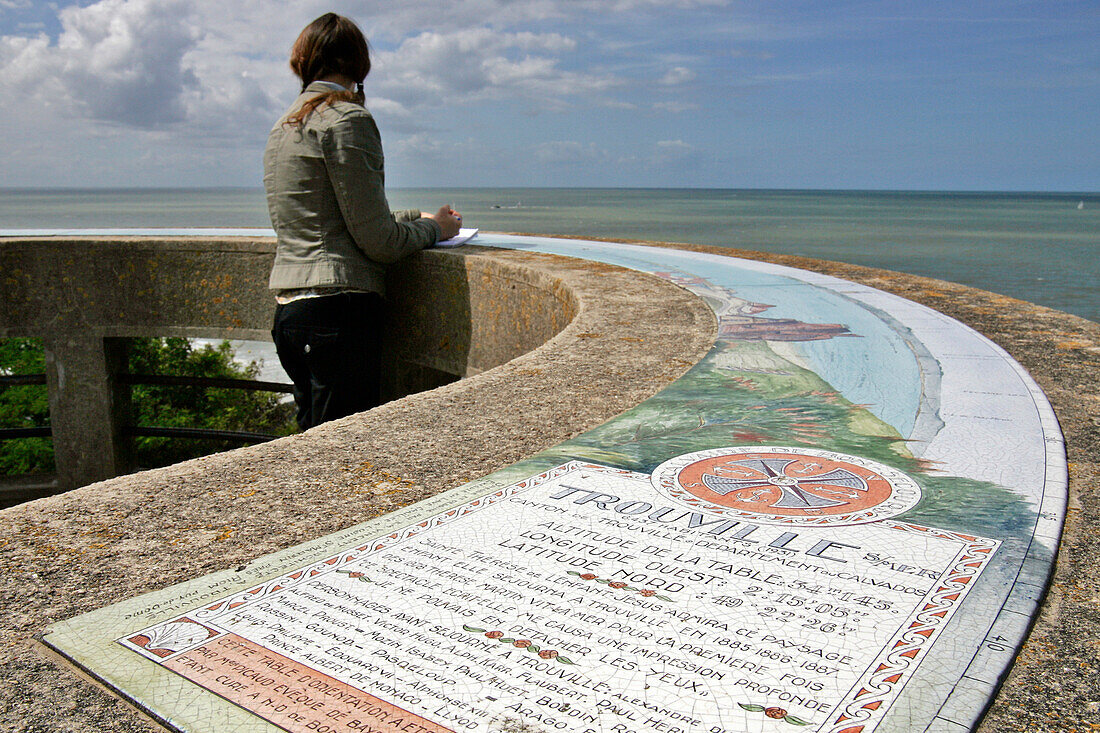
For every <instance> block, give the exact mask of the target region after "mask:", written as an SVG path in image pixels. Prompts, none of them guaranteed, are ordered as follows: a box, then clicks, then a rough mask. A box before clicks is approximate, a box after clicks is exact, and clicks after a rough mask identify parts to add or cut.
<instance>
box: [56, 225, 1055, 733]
mask: <svg viewBox="0 0 1100 733" xmlns="http://www.w3.org/2000/svg"><path fill="white" fill-rule="evenodd" d="M479 242H481V243H482V244H489V245H500V246H510V247H520V248H535V249H539V250H541V251H550V252H557V253H561V254H566V255H571V256H578V257H584V258H588V259H599V260H602V261H609V262H613V263H615V264H621V265H625V266H628V267H634V268H636V269H641V270H644V271H648V272H653V273H656V274H658V275H659V276H661V277H665V278H667V279H670V280H671V281H673V282H675V283H677V284H680V285H681V286H683V287H686V288H688V289H691V290H692V291H693V292H696V293H697V294H698V295H699V296H700V297H702V298H703V299H704V300H706V302H707V303H708V304H709V305H710V306H711V307H712V309H713V310H714V312H715V314H716V317H717V318H718V320H719V337H718V340H717V342H716V344H715V347H714V349H713V350H712V351H711V352H710V354H708V355H707V357H706V358H704V359H703V360H702V361H701V362H700V363H699V364H697V365H696V366H695V367H693V368H692V369H691V370H690V371H689V372H688V373H687V374H686V375H685V376H684V377H682V378H681V379H680V380H678V381H677V382H676V383H674V384H673V385H671V386H670V387H669V388H668V389H666V390H665V391H663V392H662V393H660V394H658V395H656V396H655V397H653V398H651V399H650V400H647V401H646V402H643V403H642V404H641V405H639V406H638V407H636V408H634V409H633V410H631V411H628V412H627V413H625V414H623V415H621V416H620V417H618V418H616V419H615V420H612V421H610V422H608V423H606V424H604V425H602V426H600V427H598V428H596V429H594V430H592V431H589V432H588V433H585V434H583V435H581V436H579V437H578V438H576V439H574V440H571V441H569V442H567V443H564V444H562V445H560V446H557V447H555V448H552V449H550V450H548V451H545V452H543V453H541V454H538V455H536V456H533V457H531V458H530V459H527V460H525V461H522V462H520V463H519V464H516V465H515V466H512V467H510V468H508V469H505V470H503V471H500V472H497V473H495V474H492V475H490V476H487V477H485V478H484V479H481V480H479V481H476V482H473V483H471V484H468V485H465V486H462V487H459V488H457V489H454V490H452V491H449V492H446V493H444V494H440V495H437V496H435V497H433V498H432V499H429V500H427V501H425V502H421V503H420V504H417V505H413V506H411V507H406V508H405V509H403V510H400V511H398V512H395V513H393V514H391V515H388V516H387V517H383V518H381V519H379V520H374V521H372V522H368V523H366V524H363V525H359V526H357V527H354V528H351V529H349V530H345V531H344V532H341V533H338V534H337V535H333V536H331V537H328V538H322V540H318V541H315V542H313V543H308V544H307V545H304V546H301V547H299V548H291V549H289V550H286V551H284V552H281V553H277V554H275V555H273V556H269V557H267V558H262V559H260V560H258V561H257V562H255V563H253V564H251V565H250V566H249V567H248V568H247V569H246V570H245V571H243V572H229V571H226V572H224V573H219V574H216V575H214V576H210V577H208V578H202V579H198V580H196V581H192V582H190V583H185V584H182V585H181V586H177V587H175V588H169V589H166V590H164V591H160V592H158V593H154V594H149V595H147V596H142V597H140V598H137V599H133V600H132V601H127V602H124V603H122V604H118V605H116V606H112V607H109V608H106V609H102V610H100V611H96V612H94V613H92V614H87V615H85V616H82V617H78V618H76V619H72V620H70V621H67V622H63V623H61V624H57V625H55V626H54V627H52V628H51V629H50V631H49V633H48V634H47V635H46V636H45V637H44V638H45V641H46V642H47V643H48V644H50V645H51V646H53V647H54V648H56V649H57V650H58V651H60V652H61V653H63V654H65V655H66V656H68V657H69V658H71V659H73V660H74V661H76V662H77V663H78V664H80V665H81V666H83V667H84V668H86V669H88V670H89V671H90V672H91V673H92V674H94V675H96V676H97V677H99V678H100V679H102V680H103V681H105V682H106V683H107V684H109V685H111V686H112V687H114V688H115V689H117V690H119V691H120V692H121V693H122V694H124V695H126V696H127V697H128V698H130V699H131V700H133V701H134V702H135V703H137V704H138V705H140V706H141V707H143V708H144V709H146V710H148V711H149V712H150V713H151V714H153V715H154V716H155V717H157V718H159V719H161V720H162V721H164V722H166V723H168V724H169V725H170V726H172V727H175V728H177V729H181V730H211V731H213V730H219V731H220V730H280V729H281V730H290V731H299V730H301V731H330V732H336V731H387V732H388V731H403V730H408V731H501V732H513V731H549V730H561V731H576V732H577V733H603V732H604V731H662V732H664V733H674V732H677V731H685V732H686V731H709V733H733V731H783V730H790V731H795V730H813V731H830V732H832V733H862V732H864V731H866V732H869V731H900V730H906V731H908V730H925V729H938V730H966V729H969V727H970V726H971V725H972V724H973V722H974V721H975V720H976V719H977V718H978V716H980V714H981V711H982V709H983V707H984V705H985V701H986V700H987V699H988V698H989V696H990V695H991V694H992V692H993V691H994V690H995V688H996V685H997V684H998V681H999V678H1000V675H1001V674H1003V672H1004V670H1005V669H1007V666H1008V664H1009V663H1010V661H1011V658H1012V655H1013V653H1014V649H1015V647H1016V645H1017V644H1018V643H1019V642H1020V640H1021V638H1022V634H1023V633H1024V630H1025V629H1026V626H1027V623H1028V621H1029V619H1030V616H1031V614H1032V613H1033V612H1034V610H1035V609H1036V608H1037V601H1038V599H1039V597H1040V595H1041V592H1042V588H1043V586H1044V584H1045V578H1046V575H1047V573H1048V572H1049V567H1050V562H1051V560H1052V557H1053V552H1054V550H1055V547H1056V544H1057V537H1058V531H1059V528H1060V523H1061V517H1062V512H1063V507H1064V487H1065V467H1064V456H1063V455H1062V454H1061V453H1060V452H1059V451H1060V449H1061V443H1060V433H1058V432H1057V425H1056V422H1054V420H1053V414H1052V413H1051V412H1050V409H1049V406H1048V405H1046V402H1045V399H1044V398H1043V397H1042V395H1041V393H1040V392H1039V391H1038V388H1037V387H1035V385H1034V383H1033V382H1032V381H1031V380H1030V378H1029V377H1028V376H1027V375H1026V373H1024V372H1023V370H1022V369H1020V368H1019V366H1018V365H1016V364H1015V362H1012V360H1011V359H1010V358H1008V357H1007V355H1005V354H1004V353H1003V352H1001V351H1000V350H999V349H998V348H997V347H996V346H995V345H993V344H991V343H990V342H988V341H986V340H985V339H983V338H982V337H981V336H979V335H978V334H976V333H974V332H973V331H970V330H969V329H967V328H965V327H964V326H961V325H960V324H958V323H956V322H954V321H951V320H950V319H948V318H946V317H944V316H942V315H940V314H937V313H935V312H934V311H930V310H929V309H926V308H923V307H921V306H916V305H914V304H912V303H909V302H907V301H904V300H901V299H899V298H896V297H894V296H888V295H886V294H884V293H881V292H879V291H875V290H873V289H871V288H866V287H863V286H857V285H853V284H852V283H847V282H844V281H840V280H836V279H834V278H827V277H824V276H818V275H813V274H812V273H806V272H800V271H796V270H791V269H789V268H782V267H777V266H772V265H764V264H762V263H756V262H748V261H744V260H736V259H733V258H724V257H715V256H710V255H700V254H695V253H687V252H680V251H675V250H667V249H659V248H649V247H634V246H629V245H610V244H605V243H595V242H578V241H566V240H548V239H540V238H528V237H511V236H503V235H480V238H479ZM945 640H948V641H945Z"/></svg>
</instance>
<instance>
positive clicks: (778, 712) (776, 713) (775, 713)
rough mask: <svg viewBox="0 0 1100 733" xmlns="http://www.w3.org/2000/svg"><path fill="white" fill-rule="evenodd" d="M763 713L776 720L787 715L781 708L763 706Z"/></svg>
mask: <svg viewBox="0 0 1100 733" xmlns="http://www.w3.org/2000/svg"><path fill="white" fill-rule="evenodd" d="M764 715H767V716H768V717H769V718H775V719H777V720H779V719H781V718H785V717H787V711H786V710H784V709H783V708H765V710H764Z"/></svg>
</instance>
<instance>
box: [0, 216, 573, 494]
mask: <svg viewBox="0 0 1100 733" xmlns="http://www.w3.org/2000/svg"><path fill="white" fill-rule="evenodd" d="M273 251H274V249H273V242H272V240H270V239H259V238H256V239H250V238H237V239H234V238H228V237H223V238H198V237H190V238H179V237H176V238H162V239H155V238H127V237H117V238H94V237H85V238H42V239H24V240H18V239H7V240H0V272H2V273H4V274H3V288H4V295H3V303H4V308H3V310H2V311H0V338H2V337H5V336H23V337H37V338H41V339H42V340H43V343H44V346H45V350H46V355H47V386H48V388H49V394H50V411H51V426H52V430H53V440H54V447H55V455H56V460H57V465H58V488H59V489H62V490H63V489H68V488H75V487H77V486H82V485H85V484H88V483H91V482H93V481H98V480H102V479H105V478H110V477H111V476H115V475H119V474H122V473H126V472H128V470H129V469H130V466H129V465H128V461H127V450H126V445H125V439H124V438H123V437H121V428H122V425H123V423H124V421H125V411H126V408H125V402H126V400H125V397H124V395H122V394H121V393H120V389H119V387H118V386H117V384H116V379H115V377H116V375H117V374H118V373H119V372H120V370H122V369H124V363H125V355H124V346H123V342H122V341H121V339H124V338H127V337H135V336H188V337H206V338H231V339H259V340H268V341H269V340H270V328H271V320H272V314H273V311H274V302H273V298H272V297H271V295H270V292H269V291H268V290H267V276H268V273H269V271H270V269H271V260H272V257H273ZM533 259H534V258H531V257H528V258H526V260H525V259H524V258H522V257H521V258H516V257H514V256H511V257H510V256H509V255H507V254H503V255H492V256H491V255H489V254H488V253H486V252H484V251H483V250H479V249H477V248H468V249H466V250H463V251H461V252H456V251H436V250H432V251H427V252H423V253H421V254H420V255H418V256H416V257H412V258H408V259H406V260H405V261H403V262H402V263H400V264H399V265H398V266H396V267H393V268H391V270H390V276H389V277H390V283H389V290H390V293H391V298H390V305H391V307H390V324H389V329H388V333H390V334H391V335H392V336H393V338H392V339H391V341H390V342H389V343H388V344H387V345H386V348H385V356H384V357H383V362H384V363H385V364H386V365H387V368H386V375H387V377H388V384H387V385H386V386H385V390H386V393H387V394H388V396H389V397H391V398H396V397H401V396H403V395H405V394H410V393H413V392H418V391H422V390H424V389H430V388H433V387H437V386H439V385H441V384H445V383H447V382H451V381H454V380H456V379H459V378H461V377H465V376H469V375H471V374H479V373H481V372H483V371H486V370H488V369H492V368H493V367H495V366H499V365H500V364H503V363H505V362H507V361H509V360H511V359H513V358H515V357H517V356H519V355H521V354H523V353H526V352H528V351H530V350H531V349H534V348H536V347H537V346H539V345H541V344H543V343H544V342H546V341H547V340H549V339H550V338H551V337H552V336H553V335H554V334H556V333H558V332H559V331H561V329H562V328H564V327H565V325H566V324H567V323H569V321H571V320H572V319H573V318H574V316H575V315H576V312H577V307H578V304H577V301H576V299H575V297H574V295H573V293H572V291H571V290H570V288H569V287H568V286H566V285H565V284H564V283H563V282H562V281H561V280H560V278H557V277H555V276H554V275H552V274H549V273H548V272H547V271H545V270H544V269H541V268H539V267H532V266H531V265H530V261H532V260H533Z"/></svg>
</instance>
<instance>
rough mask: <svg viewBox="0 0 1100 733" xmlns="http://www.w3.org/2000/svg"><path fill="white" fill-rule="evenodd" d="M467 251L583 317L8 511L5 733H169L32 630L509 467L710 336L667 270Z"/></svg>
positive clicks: (699, 310) (643, 386)
mask: <svg viewBox="0 0 1100 733" xmlns="http://www.w3.org/2000/svg"><path fill="white" fill-rule="evenodd" d="M469 256H476V257H483V258H486V259H488V260H491V261H492V262H493V263H495V265H496V266H498V267H500V268H504V269H512V270H516V269H525V270H529V271H531V273H532V278H534V279H537V280H541V281H543V282H545V283H547V284H553V285H554V286H555V287H557V288H560V289H561V290H563V291H567V293H568V296H569V299H571V300H572V302H573V303H575V311H576V315H575V317H574V318H573V320H572V321H571V322H570V323H569V324H568V325H567V326H566V327H565V328H564V329H563V330H562V331H561V332H560V333H558V334H557V335H556V336H554V337H553V338H551V339H550V340H549V341H547V342H546V343H545V344H543V345H542V346H541V347H539V348H537V349H535V350H534V351H531V352H529V353H527V354H524V355H522V356H519V357H518V358H515V359H513V360H512V361H509V362H507V363H505V364H503V365H501V366H498V367H495V368H492V369H489V370H487V371H484V372H482V373H481V374H478V375H476V376H473V377H470V378H469V379H465V380H462V381H459V382H455V383H453V384H450V385H447V386H445V387H441V388H439V389H436V390H433V391H431V392H424V393H420V394H416V395H412V396H410V397H406V398H404V399H402V400H398V401H396V402H391V403H389V404H386V405H383V406H381V407H379V408H376V409H374V410H371V411H369V412H366V413H362V414H360V415H355V416H352V417H349V418H345V419H343V420H340V421H336V422H333V423H328V424H326V425H322V426H320V427H318V428H316V429H314V430H311V431H309V432H307V433H304V434H301V435H298V436H292V437H289V438H284V439H281V440H278V441H274V442H272V443H267V444H264V445H260V446H253V447H250V448H243V449H240V450H237V451H232V452H229V453H222V454H218V455H213V456H207V457H205V458H201V459H196V460H194V461H188V462H186V463H181V464H177V465H175V466H171V467H168V468H164V469H159V470H155V471H147V472H143V473H139V474H133V475H130V476H123V477H119V478H115V479H111V480H109V481H103V482H100V483H96V484H92V485H90V486H86V487H84V488H81V489H77V490H75V491H72V492H69V493H66V494H60V495H57V496H54V497H49V498H46V499H40V500H38V501H34V502H31V503H29V504H25V505H21V506H17V507H13V508H11V509H8V510H5V511H2V512H0V532H2V533H0V536H2V537H4V540H3V541H2V542H3V544H2V545H0V609H2V610H0V619H2V620H3V623H2V625H0V644H2V647H3V650H4V651H3V652H2V653H0V659H2V664H3V668H4V674H3V678H4V685H3V686H2V689H0V728H4V729H12V730H79V731H97V730H101V731H119V732H126V731H142V730H159V729H160V728H159V726H158V725H157V724H156V723H154V722H153V721H152V720H151V719H149V718H147V717H145V716H144V715H142V714H140V713H138V712H137V711H136V710H135V709H134V708H133V707H132V706H130V705H129V704H127V703H125V702H123V701H121V700H120V699H118V698H116V697H114V696H113V695H112V694H110V693H108V692H106V691H105V690H103V689H101V688H99V687H98V686H95V685H90V684H86V683H85V682H81V681H79V680H78V679H76V677H77V676H78V675H77V673H76V672H75V671H74V670H72V669H71V668H69V667H67V666H66V665H64V664H63V663H60V662H58V661H57V660H56V658H54V657H52V656H51V655H49V654H46V653H45V652H44V650H43V648H42V645H41V644H39V643H38V642H36V641H34V639H33V636H34V635H35V634H37V633H40V632H41V631H42V630H43V629H44V628H45V627H46V626H47V625H48V624H49V623H51V622H53V621H57V620H61V619H65V618H69V617H72V616H75V615H77V614H80V613H83V612H86V611H90V610H92V609H95V608H99V607H102V606H105V605H108V604H110V603H113V602H115V601H118V600H122V599H123V598H128V597H132V596H135V595H138V594H140V593H143V592H147V591H150V590H155V589H158V588H163V587H165V586H168V585H171V584H173V583H176V582H179V581H182V580H186V579H190V578H194V577H197V576H201V575H204V574H206V573H209V572H211V571H214V570H218V569H223V568H227V567H234V566H237V565H240V564H243V563H246V562H248V561H249V560H251V559H253V558H256V557H259V556H262V555H265V554H268V553H270V552H273V551H275V550H278V549H283V548H286V547H290V546H293V545H295V544H298V543H300V542H304V541H306V540H309V539H313V538H316V537H320V536H323V535H326V534H329V533H332V532H334V531H336V530H339V529H342V528H344V527H348V526H351V525H354V524H357V523H359V522H362V521H365V520H367V519H371V518H373V517H376V516H378V515H380V514H383V513H386V512H388V511H391V510H393V509H395V508H397V507H399V506H403V505H406V504H410V503H412V502H415V501H417V500H419V499H423V498H426V497H428V496H431V495H433V494H435V493H438V492H440V491H443V490H446V489H449V488H452V487H454V486H458V485H460V484H462V483H464V482H466V481H469V480H471V479H474V478H478V477H481V476H483V475H485V474H487V473H490V472H492V471H494V470H496V469H498V468H502V467H504V466H507V465H510V464H512V463H514V462H516V461H518V460H519V459H521V458H525V457H527V456H529V455H531V454H532V453H535V452H537V451H538V450H540V449H543V448H547V447H550V446H553V445H556V444H558V443H560V442H562V441H564V440H566V439H568V438H570V437H572V436H573V435H576V434H577V433H579V432H582V431H584V430H586V429H588V428H591V427H594V426H595V425H598V424H599V423H601V422H604V421H606V420H608V419H610V418H612V417H614V416H616V415H618V414H619V413H621V412H623V411H624V410H626V409H628V408H630V407H632V406H633V405H635V404H637V403H638V402H641V401H642V400H644V399H646V398H647V397H649V396H651V395H652V394H654V393H656V392H657V391H659V390H660V389H662V388H663V387H665V386H666V385H667V384H669V383H670V382H672V381H673V380H675V379H676V378H677V377H679V376H680V375H681V374H682V373H683V372H684V371H686V370H687V369H688V368H690V367H691V366H692V365H693V364H695V362H696V361H698V359H699V358H701V357H702V356H703V355H704V354H705V353H706V352H707V351H708V350H709V349H710V348H711V346H712V345H713V343H714V338H715V328H716V324H715V320H714V315H713V313H712V312H711V310H710V309H709V308H707V306H706V305H705V304H704V303H703V302H702V301H701V300H699V299H698V298H696V297H695V296H694V295H692V294H690V293H688V292H687V291H685V290H682V289H681V288H679V287H677V286H675V285H672V284H670V283H668V282H666V281H664V280H661V279H659V278H657V277H654V276H650V275H645V274H641V273H637V272H633V271H630V270H626V269H623V268H619V267H614V266H610V265H603V264H599V263H592V262H585V261H581V260H574V259H569V258H563V257H557V256H553V255H543V254H537V253H527V252H519V251H510V250H495V249H494V250H481V251H479V252H476V253H475V252H471V253H470V255H469ZM563 295H564V293H563Z"/></svg>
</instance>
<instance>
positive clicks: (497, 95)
mask: <svg viewBox="0 0 1100 733" xmlns="http://www.w3.org/2000/svg"><path fill="white" fill-rule="evenodd" d="M575 47H576V42H575V41H573V40H572V39H570V38H566V37H565V36H562V35H560V34H557V33H531V32H518V33H505V32H500V31H494V30H492V29H491V28H488V27H484V26H482V27H474V28H468V29H464V30H454V31H449V32H446V33H442V32H435V31H425V32H422V33H419V34H418V35H416V36H413V37H412V38H409V39H407V40H405V41H404V42H403V43H401V45H400V46H398V48H397V49H396V50H394V51H392V52H386V53H379V54H377V65H376V68H377V74H376V75H374V76H372V78H371V79H370V80H368V85H369V86H372V87H376V88H377V89H378V90H379V91H381V92H382V94H383V95H384V96H386V97H387V98H389V99H391V100H394V101H397V102H400V103H401V104H402V105H404V106H405V107H406V108H408V109H409V110H410V111H417V110H422V109H431V108H435V107H438V106H440V105H442V104H451V105H453V104H464V103H465V104H474V103H480V102H484V101H485V100H488V99H517V98H518V99H523V100H525V101H526V102H527V103H528V104H531V105H533V106H535V107H536V108H552V107H557V106H559V105H560V104H561V103H562V101H563V100H565V99H568V98H571V97H575V96H577V95H590V94H595V93H598V92H601V91H603V90H606V89H607V88H609V87H611V86H614V85H615V83H616V80H615V79H614V78H613V77H611V76H609V75H606V74H588V73H581V72H576V71H567V70H564V69H562V68H561V67H560V57H561V55H563V54H566V53H569V52H572V51H573V50H574V49H575ZM372 74H373V72H372Z"/></svg>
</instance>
